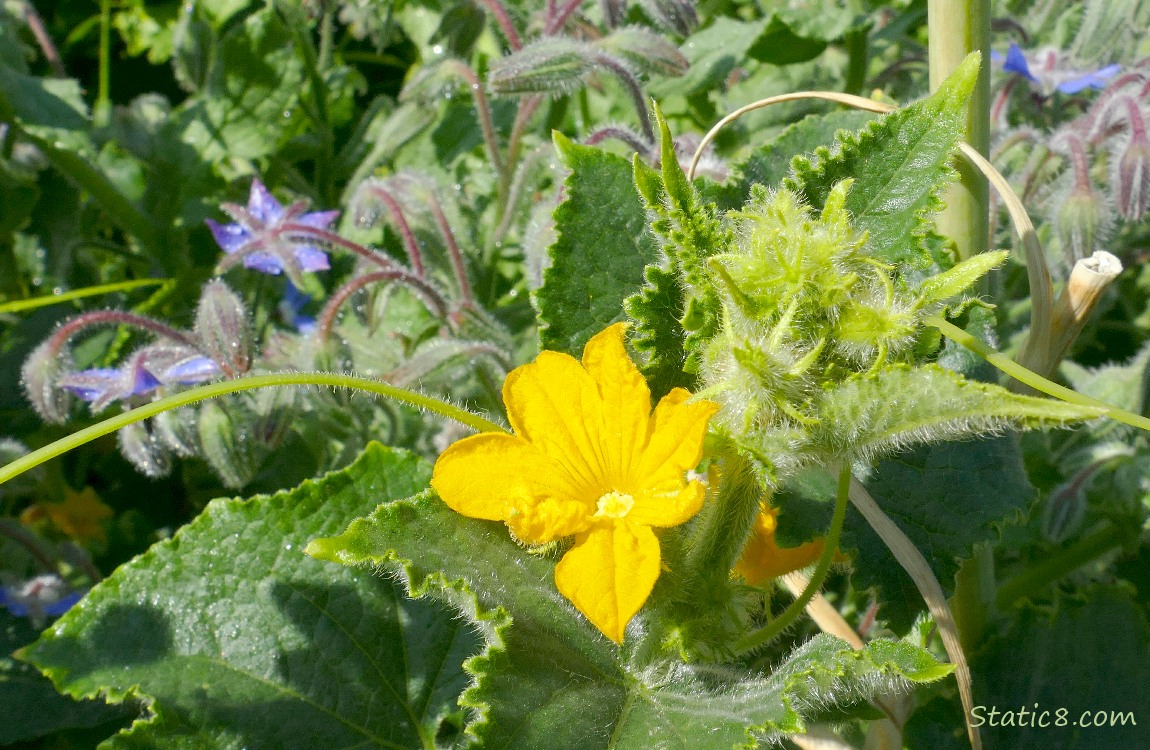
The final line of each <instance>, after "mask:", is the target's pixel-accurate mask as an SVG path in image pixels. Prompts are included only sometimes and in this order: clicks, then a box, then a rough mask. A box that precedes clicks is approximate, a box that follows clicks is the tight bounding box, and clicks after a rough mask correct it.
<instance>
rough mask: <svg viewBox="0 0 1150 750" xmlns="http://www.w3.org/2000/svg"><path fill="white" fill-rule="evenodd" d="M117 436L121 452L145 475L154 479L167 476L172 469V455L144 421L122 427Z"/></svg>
mask: <svg viewBox="0 0 1150 750" xmlns="http://www.w3.org/2000/svg"><path fill="white" fill-rule="evenodd" d="M117 437H118V439H119V441H120V453H122V454H123V455H124V458H126V459H128V461H129V462H131V464H132V465H133V466H135V467H136V468H137V469H139V470H140V471H141V472H143V473H144V475H145V476H149V477H151V478H152V479H158V478H159V477H163V476H167V474H168V472H170V471H171V470H172V461H171V455H170V454H169V453H168V449H167V447H165V446H164V445H163V444H162V443H161V442H160V441H159V440H158V439H157V438H156V436H155V435H153V434H152V433H151V432H150V431H149V430H148V428H147V426H146V425H145V424H144V423H143V422H134V423H133V424H130V425H128V426H127V427H124V428H122V429H121V430H120V431H119V432H118V433H117Z"/></svg>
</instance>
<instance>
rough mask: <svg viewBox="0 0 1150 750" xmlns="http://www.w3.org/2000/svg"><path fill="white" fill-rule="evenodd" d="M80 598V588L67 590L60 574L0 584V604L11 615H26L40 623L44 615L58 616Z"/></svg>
mask: <svg viewBox="0 0 1150 750" xmlns="http://www.w3.org/2000/svg"><path fill="white" fill-rule="evenodd" d="M82 598H84V592H83V591H69V586H68V584H67V583H65V581H64V579H62V578H60V576H58V575H56V574H54V573H49V574H46V575H40V576H36V577H35V578H32V579H30V580H28V581H25V582H24V583H22V584H20V585H18V586H0V606H3V607H5V608H7V610H8V611H9V612H10V613H11V614H12V616H13V617H27V618H30V619H31V620H32V622H33V623H34V624H37V625H39V624H41V623H42V622H43V620H44V618H45V617H59V616H60V615H62V614H64V613H65V612H67V611H68V610H69V609H71V608H72V606H73V605H74V604H75V603H76V602H78V601H80V600H81V599H82Z"/></svg>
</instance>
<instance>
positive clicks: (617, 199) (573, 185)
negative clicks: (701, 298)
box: [536, 133, 656, 355]
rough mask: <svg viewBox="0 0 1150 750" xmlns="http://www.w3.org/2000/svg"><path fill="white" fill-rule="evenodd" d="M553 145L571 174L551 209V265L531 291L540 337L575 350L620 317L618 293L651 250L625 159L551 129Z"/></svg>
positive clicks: (629, 289)
mask: <svg viewBox="0 0 1150 750" xmlns="http://www.w3.org/2000/svg"><path fill="white" fill-rule="evenodd" d="M555 147H556V149H557V150H558V151H559V154H560V156H561V157H562V158H563V161H564V162H565V163H566V164H567V167H568V168H569V169H570V170H571V174H570V175H569V176H568V177H567V179H566V181H565V182H564V183H563V193H564V199H563V202H562V203H560V204H559V207H558V208H556V209H555V229H556V231H557V233H558V236H557V237H556V239H555V243H554V244H553V245H552V246H551V250H550V256H551V266H550V267H549V268H548V269H547V270H546V271H544V273H543V286H542V287H540V288H539V291H538V292H537V295H536V305H537V306H538V309H539V320H540V328H539V344H540V346H541V347H542V348H544V349H554V350H556V351H561V352H567V353H569V354H574V355H578V354H579V353H580V352H581V351H582V350H583V344H585V343H586V342H587V340H588V339H589V338H591V337H592V336H593V335H595V334H596V333H598V332H599V331H601V330H603V329H604V328H606V327H607V326H609V325H610V324H612V323H614V322H616V321H618V320H621V319H622V318H623V300H624V299H625V298H626V297H627V296H628V295H630V294H632V293H634V292H635V291H636V290H638V289H639V287H640V286H641V285H642V283H643V267H644V266H645V265H646V264H648V263H652V262H654V261H655V258H656V250H655V243H654V241H653V239H652V238H651V236H650V235H649V234H648V233H647V231H646V230H647V212H646V211H645V210H644V209H643V203H642V201H641V200H640V198H639V193H638V191H637V190H636V189H635V183H634V181H633V179H632V176H631V165H630V164H629V163H628V162H627V160H625V159H623V158H621V157H618V156H615V155H614V154H609V153H607V152H606V151H602V150H600V149H597V148H593V147H591V146H580V145H578V144H575V143H572V142H571V141H569V140H567V138H565V137H564V136H562V135H560V134H558V133H556V135H555Z"/></svg>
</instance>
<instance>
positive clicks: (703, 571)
mask: <svg viewBox="0 0 1150 750" xmlns="http://www.w3.org/2000/svg"><path fill="white" fill-rule="evenodd" d="M719 475H720V476H721V477H722V482H721V484H720V486H719V491H718V492H717V493H716V497H715V501H714V502H713V503H707V504H706V505H705V506H704V508H703V511H702V512H701V513H700V518H699V523H698V525H697V527H698V531H697V533H695V534H694V535H693V538H692V540H691V551H690V552H689V553H688V555H687V561H686V568H687V570H688V571H689V574H688V575H689V577H690V582H689V583H688V585H687V588H688V589H691V590H694V589H695V588H696V587H706V586H712V585H714V581H715V578H716V577H718V578H719V579H720V582H721V581H722V580H725V579H726V578H727V577H728V576H729V575H730V570H731V568H732V567H734V565H735V562H736V561H737V560H738V559H739V555H740V554H741V553H742V551H743V548H744V547H745V546H746V544H747V537H748V536H750V534H751V530H752V528H754V524H755V518H756V516H757V515H758V513H759V500H760V498H762V496H763V491H762V489H760V487H759V484H758V482H757V481H756V480H755V475H754V467H753V466H752V464H751V462H750V460H748V459H747V458H746V457H744V456H743V455H742V454H740V453H739V452H738V450H737V449H736V448H735V447H734V446H733V445H729V446H727V447H726V449H725V450H723V451H722V453H721V454H720V459H719Z"/></svg>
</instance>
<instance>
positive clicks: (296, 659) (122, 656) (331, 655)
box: [27, 445, 477, 749]
mask: <svg viewBox="0 0 1150 750" xmlns="http://www.w3.org/2000/svg"><path fill="white" fill-rule="evenodd" d="M429 475H430V467H429V466H428V465H427V464H426V463H425V462H423V461H422V460H421V459H419V458H417V457H415V456H413V455H411V454H408V453H404V452H400V451H393V450H389V449H386V448H383V447H381V446H378V445H374V446H372V447H370V448H369V449H368V450H367V451H366V452H365V453H364V454H363V456H362V457H361V458H360V459H359V460H358V461H357V462H356V463H355V464H353V465H352V466H351V467H349V468H348V469H345V470H343V471H341V472H338V473H334V474H329V475H327V476H326V477H324V478H322V479H320V480H318V481H315V482H310V481H309V482H305V483H304V484H303V485H301V486H300V487H299V488H297V489H295V490H293V491H291V492H282V493H278V494H276V495H272V496H264V497H256V498H252V499H249V500H215V501H213V502H212V503H211V504H210V505H209V506H208V508H207V509H206V510H205V511H204V512H203V513H202V514H201V515H200V516H199V517H198V518H197V519H196V520H195V521H193V522H192V523H191V524H189V525H188V526H186V527H184V528H183V529H181V530H180V531H179V533H177V534H176V536H175V537H174V538H172V539H171V540H168V541H165V542H161V543H159V544H157V545H155V546H154V547H153V548H152V549H151V550H149V551H148V552H147V553H146V554H144V555H142V556H140V557H138V558H136V559H135V560H133V561H132V562H130V563H128V564H127V565H124V566H122V567H121V568H119V569H118V570H117V571H116V572H115V573H114V574H113V575H112V576H111V577H109V578H108V579H107V580H105V581H104V582H102V583H101V584H100V585H99V586H97V587H96V588H95V589H93V590H92V592H91V593H89V594H88V596H87V597H86V598H85V599H84V601H83V602H82V603H81V604H80V605H78V606H77V607H76V608H74V609H73V610H72V611H71V612H69V613H68V614H67V615H66V616H64V617H63V618H61V620H60V621H59V622H58V623H57V624H56V626H55V627H54V628H52V629H51V630H50V631H48V632H47V633H46V634H45V635H44V636H43V637H42V638H41V639H40V640H39V641H37V642H36V643H34V644H33V645H32V646H30V647H29V648H28V650H27V658H28V659H29V660H30V661H32V662H33V663H34V664H35V665H36V666H38V667H40V668H41V669H42V670H44V671H45V673H46V674H48V676H49V677H51V678H52V680H53V682H54V683H55V684H56V686H57V687H58V688H60V689H61V690H62V691H63V692H65V693H67V694H69V695H72V696H75V697H89V696H94V695H97V694H100V695H103V696H104V697H106V698H107V699H108V700H111V701H122V700H124V699H125V698H127V697H129V696H135V695H139V696H140V697H142V698H144V699H145V700H146V701H147V702H148V704H149V706H150V707H151V709H152V711H153V712H154V713H155V714H156V715H157V716H158V717H159V719H158V720H153V721H149V722H146V723H144V724H139V723H137V724H136V725H135V726H134V727H133V729H132V730H131V731H130V732H129V733H128V734H127V735H126V736H124V737H122V738H121V740H122V741H117V742H116V743H115V744H117V745H119V746H120V747H136V746H151V747H156V746H160V747H171V746H179V747H191V746H194V747H198V748H203V747H208V748H215V747H219V748H225V747H226V748H240V747H245V746H249V747H250V746H259V747H277V748H293V747H298V748H309V749H310V748H318V747H352V746H355V747H365V746H371V747H387V748H421V749H422V748H428V747H431V746H432V739H431V738H433V737H434V736H435V735H436V733H437V731H439V730H440V727H441V722H442V720H443V719H445V718H447V717H449V715H450V714H451V713H452V712H453V711H454V710H455V708H454V706H455V700H456V697H457V696H458V694H459V692H460V691H461V690H462V689H463V687H464V685H465V679H466V678H465V676H464V675H463V673H462V671H461V669H460V664H461V663H462V661H463V659H464V658H466V657H467V656H468V655H470V654H471V653H473V652H474V651H475V650H477V641H476V640H475V635H474V633H473V631H472V630H471V628H470V627H469V626H468V625H466V624H465V623H463V622H460V621H459V620H458V619H453V618H451V617H450V615H449V614H448V613H447V611H445V609H444V608H443V607H442V606H439V605H436V604H435V603H432V602H427V601H424V602H410V601H407V600H404V599H403V598H402V594H401V593H400V591H399V590H397V588H396V587H395V585H394V584H393V583H391V582H390V581H388V580H386V579H382V578H380V577H378V576H374V575H371V574H370V572H367V571H360V570H352V569H343V568H338V567H334V566H329V565H324V564H322V563H320V562H318V561H316V560H313V559H311V558H309V557H307V556H306V555H304V554H303V553H302V550H303V547H304V545H305V544H306V543H307V541H308V540H309V539H311V538H312V537H314V536H316V535H324V534H332V533H334V532H337V531H339V530H340V529H342V528H343V527H344V526H345V525H346V523H347V519H348V518H354V517H355V516H357V515H362V514H364V513H367V512H369V511H370V510H371V509H372V508H374V507H375V506H376V505H377V504H378V503H380V502H386V501H388V500H393V499H395V498H397V497H404V496H407V495H409V494H411V493H413V492H415V491H417V490H419V489H421V488H422V487H424V486H426V483H427V479H428V477H429Z"/></svg>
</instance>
